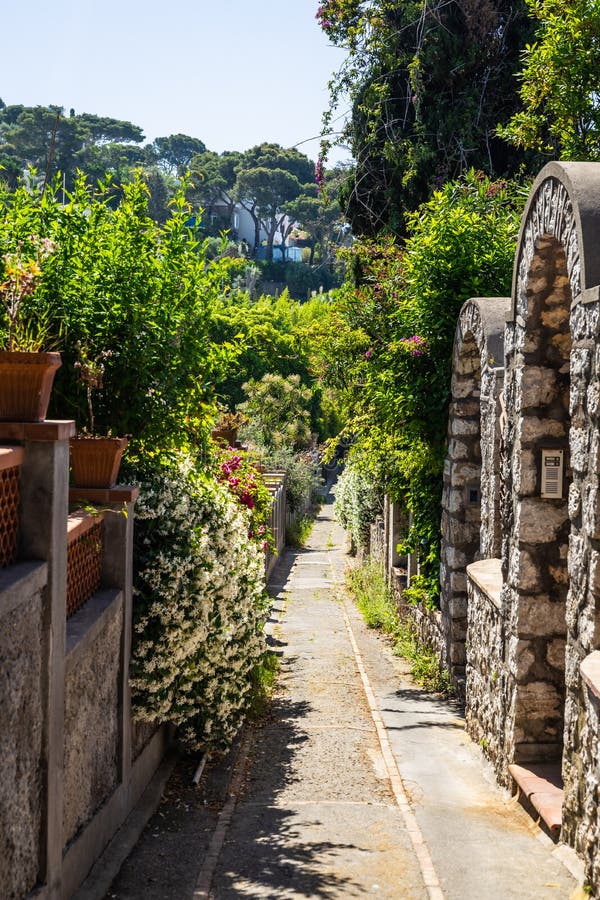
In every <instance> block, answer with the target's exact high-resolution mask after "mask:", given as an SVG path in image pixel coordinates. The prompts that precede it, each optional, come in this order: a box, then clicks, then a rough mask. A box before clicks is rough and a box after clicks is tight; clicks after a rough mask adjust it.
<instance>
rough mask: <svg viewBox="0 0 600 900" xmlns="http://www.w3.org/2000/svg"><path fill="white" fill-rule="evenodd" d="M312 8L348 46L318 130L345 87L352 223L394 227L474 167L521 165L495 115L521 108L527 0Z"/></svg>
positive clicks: (346, 3) (501, 172) (504, 172)
mask: <svg viewBox="0 0 600 900" xmlns="http://www.w3.org/2000/svg"><path fill="white" fill-rule="evenodd" d="M317 17H318V19H319V20H320V23H321V26H322V28H323V29H324V31H325V32H326V34H327V35H328V37H329V38H330V40H331V41H332V42H333V43H334V44H335V45H337V46H343V47H346V48H347V49H348V51H349V56H348V61H347V63H346V64H345V66H344V67H343V68H342V69H341V71H340V73H339V75H338V77H337V79H336V80H335V81H334V85H333V93H332V106H331V109H330V111H329V113H328V115H327V116H326V119H325V124H324V131H325V132H328V131H329V130H330V128H331V127H332V124H333V120H334V115H335V113H336V110H337V106H338V102H341V101H342V99H343V98H345V97H346V96H348V97H349V99H350V103H351V117H350V120H349V123H348V125H347V127H346V129H345V131H344V133H343V135H342V140H344V141H345V142H349V143H350V146H351V149H352V151H353V155H354V158H355V160H356V167H355V169H354V170H353V171H352V173H351V174H350V176H349V178H348V180H347V182H346V185H345V188H344V191H343V196H342V205H343V206H344V208H345V209H346V210H347V214H348V216H349V218H350V221H351V223H352V227H353V230H354V232H355V233H357V234H365V235H370V236H374V235H376V234H377V233H378V232H379V231H380V230H381V229H383V228H385V229H388V230H390V231H392V232H394V233H397V234H400V235H403V234H404V233H405V229H406V219H405V212H406V210H412V209H415V208H416V207H417V206H418V205H419V203H421V202H423V201H424V200H426V199H427V197H428V196H429V195H430V192H431V190H432V189H433V188H434V187H435V186H436V185H437V186H439V184H441V183H443V182H445V181H447V180H450V179H453V178H456V177H457V176H459V175H461V174H462V173H464V172H465V171H467V170H468V169H469V168H471V167H474V168H477V169H480V170H482V171H483V172H485V173H486V174H488V175H489V176H491V177H506V176H509V175H511V174H513V173H514V172H515V171H516V170H517V169H518V167H519V166H520V165H521V163H522V159H523V155H522V153H521V152H519V151H517V150H516V148H511V147H510V146H508V145H507V144H506V142H504V141H503V140H501V139H500V137H499V136H498V134H497V126H498V124H499V123H500V124H501V123H506V122H507V121H508V120H509V118H510V117H511V115H512V114H513V113H514V112H515V111H516V109H517V107H518V97H517V95H516V90H515V78H514V76H515V73H516V72H517V70H518V67H519V54H520V51H521V48H522V47H523V46H524V45H525V43H526V40H527V39H528V37H529V36H530V35H531V33H532V23H531V21H530V20H529V19H528V17H527V7H526V5H525V3H524V0H450V2H446V0H444V2H441V0H438V2H435V3H429V2H425V0H403V2H398V0H369V2H361V0H324V2H323V3H322V4H321V7H320V8H319V11H318V14H317ZM325 150H327V140H326V143H325Z"/></svg>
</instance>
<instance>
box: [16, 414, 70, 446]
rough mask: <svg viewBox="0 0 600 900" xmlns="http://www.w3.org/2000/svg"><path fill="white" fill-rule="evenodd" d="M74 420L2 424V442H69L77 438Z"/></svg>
mask: <svg viewBox="0 0 600 900" xmlns="http://www.w3.org/2000/svg"><path fill="white" fill-rule="evenodd" d="M75 431H76V429H75V422H74V421H73V420H72V419H46V421H45V422H0V441H68V440H69V438H71V437H75Z"/></svg>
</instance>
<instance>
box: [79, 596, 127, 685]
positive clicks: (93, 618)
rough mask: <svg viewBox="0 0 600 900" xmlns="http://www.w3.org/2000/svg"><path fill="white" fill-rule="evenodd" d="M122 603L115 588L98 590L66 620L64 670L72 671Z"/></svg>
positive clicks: (121, 597) (121, 598)
mask: <svg viewBox="0 0 600 900" xmlns="http://www.w3.org/2000/svg"><path fill="white" fill-rule="evenodd" d="M122 603H123V592H122V591H120V590H118V589H115V588H104V589H101V590H99V591H98V592H97V593H96V594H94V596H93V597H91V598H90V599H89V600H88V601H87V603H86V604H85V605H84V606H82V607H81V609H79V610H78V611H77V612H76V613H74V615H72V616H71V618H70V619H68V620H67V643H66V654H65V657H66V668H67V672H70V671H72V669H73V668H74V666H75V665H77V662H78V660H79V659H80V658H81V656H82V655H83V654H85V653H86V652H88V651H89V650H90V648H91V647H92V645H93V643H94V641H95V640H96V638H97V636H98V635H99V634H100V632H101V631H102V629H103V628H104V625H105V623H106V621H107V620H108V619H109V618H110V616H112V615H114V614H115V613H116V611H117V610H118V609H120V608H121V605H122Z"/></svg>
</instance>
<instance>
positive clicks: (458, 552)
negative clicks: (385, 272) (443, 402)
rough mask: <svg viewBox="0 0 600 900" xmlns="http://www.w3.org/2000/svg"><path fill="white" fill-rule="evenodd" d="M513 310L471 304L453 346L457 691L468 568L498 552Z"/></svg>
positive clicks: (448, 568)
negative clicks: (502, 407)
mask: <svg viewBox="0 0 600 900" xmlns="http://www.w3.org/2000/svg"><path fill="white" fill-rule="evenodd" d="M509 310H510V298H509V297H478V298H472V299H471V300H468V301H467V302H466V303H465V304H464V306H463V307H462V309H461V312H460V315H459V319H458V323H457V328H456V335H455V340H454V352H453V360H452V386H451V402H450V410H449V419H448V451H447V455H446V462H445V467H444V490H443V497H442V546H441V569H440V583H441V610H442V627H443V633H444V644H445V655H446V659H445V662H446V665H447V666H448V668H449V669H450V672H451V673H452V676H453V680H454V682H455V685H456V686H457V687H458V688H459V689H460V687H461V685H462V684H463V683H464V677H465V666H466V650H465V636H466V625H467V588H466V567H467V565H469V563H472V562H474V561H475V560H476V559H480V558H481V557H482V556H484V557H487V556H493V555H499V552H500V543H501V534H500V515H499V502H498V495H499V483H500V462H499V428H498V420H499V404H498V395H499V393H500V391H501V389H502V382H503V373H504V326H505V321H506V316H507V313H508V312H509Z"/></svg>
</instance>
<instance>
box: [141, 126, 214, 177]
mask: <svg viewBox="0 0 600 900" xmlns="http://www.w3.org/2000/svg"><path fill="white" fill-rule="evenodd" d="M151 149H152V151H153V153H154V155H155V159H156V163H157V165H158V167H159V168H161V169H163V170H164V171H165V172H167V173H168V174H169V175H182V174H183V173H184V172H185V171H186V170H187V169H188V168H189V166H190V163H191V161H192V159H193V158H194V157H195V156H197V155H198V154H199V153H204V152H205V151H206V144H205V143H204V142H203V141H201V140H200V139H199V138H194V137H190V136H189V134H170V135H169V136H168V137H157V138H156V139H155V140H154V142H153V143H152V144H151Z"/></svg>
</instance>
